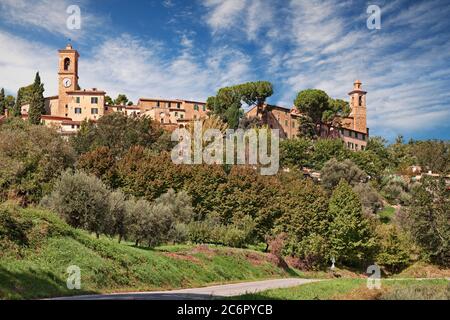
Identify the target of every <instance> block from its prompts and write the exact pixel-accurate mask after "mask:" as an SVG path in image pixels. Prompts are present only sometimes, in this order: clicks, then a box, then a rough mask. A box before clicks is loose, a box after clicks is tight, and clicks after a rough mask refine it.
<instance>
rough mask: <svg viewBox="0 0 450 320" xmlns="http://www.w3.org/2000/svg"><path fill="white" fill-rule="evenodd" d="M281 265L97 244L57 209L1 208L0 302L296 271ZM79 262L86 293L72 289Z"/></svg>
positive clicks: (188, 249) (192, 249)
mask: <svg viewBox="0 0 450 320" xmlns="http://www.w3.org/2000/svg"><path fill="white" fill-rule="evenodd" d="M276 261H277V260H276V259H271V257H270V256H269V255H264V254H262V253H259V252H256V251H252V250H241V249H230V248H220V247H208V246H188V245H183V246H172V247H167V246H166V247H161V248H159V249H154V250H149V249H140V248H136V247H133V246H130V245H127V244H118V243H117V242H115V241H112V240H109V239H100V240H98V239H95V238H94V237H92V236H91V235H90V234H89V233H87V232H85V231H82V230H78V229H74V228H72V227H69V226H68V225H67V224H66V223H65V222H63V221H62V220H61V219H60V218H59V217H57V215H56V214H54V213H52V212H48V211H43V210H39V209H21V208H18V207H16V206H13V205H2V206H0V299H23V298H25V299H26V298H45V297H55V296H63V295H78V294H83V293H96V292H117V291H139V290H157V289H160V290H161V289H172V288H181V287H183V288H185V287H194V286H195V287H196V286H202V285H206V284H212V283H224V282H233V281H250V280H257V279H267V278H277V277H282V276H287V275H288V273H292V272H291V271H289V270H288V271H286V270H284V269H281V268H279V267H277V266H276ZM72 265H76V266H78V267H80V269H81V286H82V287H81V290H74V291H72V290H68V289H67V286H66V279H67V277H68V273H67V268H68V267H69V266H72ZM291 275H292V274H291Z"/></svg>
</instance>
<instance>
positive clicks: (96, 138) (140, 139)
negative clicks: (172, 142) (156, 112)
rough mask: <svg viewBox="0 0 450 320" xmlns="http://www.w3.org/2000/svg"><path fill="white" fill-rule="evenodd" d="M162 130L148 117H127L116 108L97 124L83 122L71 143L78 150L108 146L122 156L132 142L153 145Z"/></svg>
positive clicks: (145, 145)
mask: <svg viewBox="0 0 450 320" xmlns="http://www.w3.org/2000/svg"><path fill="white" fill-rule="evenodd" d="M163 133H164V131H163V129H162V128H160V127H159V126H158V124H157V123H155V122H154V121H152V120H151V119H150V118H148V117H128V116H126V115H124V114H122V113H118V112H114V113H111V114H107V115H105V116H103V117H101V118H100V119H99V120H98V122H97V124H96V125H94V124H93V123H92V122H85V123H83V124H82V125H81V129H80V131H79V132H78V133H77V135H76V136H75V137H73V138H72V144H73V146H74V149H75V150H76V151H77V152H78V153H84V152H87V151H91V150H94V149H96V148H98V147H108V148H109V149H110V151H111V152H112V153H113V154H114V156H121V155H123V154H124V153H125V152H126V151H128V149H129V148H130V147H132V146H137V145H138V146H144V147H150V146H152V145H153V144H154V143H155V142H157V141H158V140H159V138H160V137H161V135H163Z"/></svg>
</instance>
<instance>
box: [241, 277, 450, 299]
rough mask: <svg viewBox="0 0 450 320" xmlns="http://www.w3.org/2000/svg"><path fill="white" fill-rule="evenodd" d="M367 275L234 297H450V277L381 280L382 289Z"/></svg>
mask: <svg viewBox="0 0 450 320" xmlns="http://www.w3.org/2000/svg"><path fill="white" fill-rule="evenodd" d="M366 281H367V280H365V279H336V280H325V281H321V282H314V283H308V284H304V285H301V286H297V287H293V288H284V289H275V290H268V291H263V292H260V293H255V294H246V295H242V296H238V297H233V298H232V299H233V300H330V299H386V300H403V299H415V300H435V299H444V300H448V299H450V294H449V288H450V287H449V281H448V280H445V279H433V280H432V279H430V280H382V283H381V284H382V288H381V290H369V289H367V287H366Z"/></svg>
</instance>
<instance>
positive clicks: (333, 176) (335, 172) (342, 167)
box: [320, 158, 367, 190]
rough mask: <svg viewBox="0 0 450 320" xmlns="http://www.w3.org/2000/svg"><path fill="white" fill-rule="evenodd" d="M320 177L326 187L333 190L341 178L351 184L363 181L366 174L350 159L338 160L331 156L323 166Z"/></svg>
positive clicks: (365, 178)
mask: <svg viewBox="0 0 450 320" xmlns="http://www.w3.org/2000/svg"><path fill="white" fill-rule="evenodd" d="M320 178H321V181H322V185H323V186H324V187H325V188H326V189H328V190H333V189H334V188H335V187H336V186H337V185H338V184H339V182H340V181H341V180H342V179H343V180H345V181H347V182H348V183H349V184H350V185H352V186H354V185H356V184H358V183H362V182H365V181H366V180H367V174H366V173H364V171H362V170H361V169H360V168H358V166H357V165H355V164H354V163H353V162H352V161H351V160H348V159H346V160H343V161H338V160H336V159H334V158H333V159H331V160H330V161H328V162H327V163H325V165H324V166H323V168H322V171H321V175H320Z"/></svg>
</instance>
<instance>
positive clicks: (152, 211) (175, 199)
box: [127, 190, 193, 247]
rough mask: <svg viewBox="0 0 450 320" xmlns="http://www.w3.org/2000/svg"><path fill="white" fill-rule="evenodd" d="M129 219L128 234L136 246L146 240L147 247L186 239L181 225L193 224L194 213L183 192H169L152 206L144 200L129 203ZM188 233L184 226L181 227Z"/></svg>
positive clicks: (187, 197) (188, 199) (188, 198)
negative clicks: (181, 231)
mask: <svg viewBox="0 0 450 320" xmlns="http://www.w3.org/2000/svg"><path fill="white" fill-rule="evenodd" d="M127 205H128V210H129V215H130V217H131V224H130V235H131V236H132V237H133V239H134V240H135V243H136V246H137V245H139V244H140V243H142V242H144V241H146V242H147V244H148V246H149V247H154V246H157V245H159V244H161V243H166V242H175V241H178V240H185V237H187V234H185V235H180V232H179V231H180V230H181V229H182V228H180V226H186V225H187V224H189V223H190V222H191V221H192V218H193V210H192V206H191V202H190V197H189V196H188V195H187V193H186V192H180V193H175V191H174V190H169V191H168V192H167V193H166V194H164V195H162V196H161V197H160V198H158V199H156V201H155V202H154V203H153V204H152V203H150V202H148V201H146V200H142V199H141V200H137V201H136V200H130V201H128V203H127ZM184 230H187V227H186V228H184Z"/></svg>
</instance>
